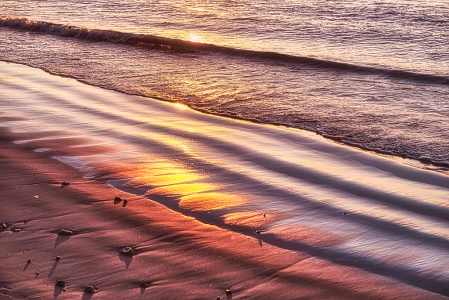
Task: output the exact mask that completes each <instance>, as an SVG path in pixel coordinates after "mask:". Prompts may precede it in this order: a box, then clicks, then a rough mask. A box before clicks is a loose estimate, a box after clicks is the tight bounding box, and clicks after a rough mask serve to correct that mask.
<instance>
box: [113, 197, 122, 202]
mask: <svg viewBox="0 0 449 300" xmlns="http://www.w3.org/2000/svg"><path fill="white" fill-rule="evenodd" d="M114 201H122V198H120V197H115V198H114Z"/></svg>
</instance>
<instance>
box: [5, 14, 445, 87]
mask: <svg viewBox="0 0 449 300" xmlns="http://www.w3.org/2000/svg"><path fill="white" fill-rule="evenodd" d="M0 26H2V27H8V28H14V29H21V30H27V31H32V32H41V33H46V34H52V35H57V36H62V37H71V38H78V39H84V40H89V41H95V42H110V43H116V44H125V45H132V46H137V47H144V48H151V49H161V50H165V51H174V52H217V53H222V54H226V55H232V56H240V57H249V58H257V59H263V60H271V61H279V62H283V63H292V64H300V65H308V66H313V67H315V68H320V69H327V70H334V71H342V72H351V73H360V74H366V75H379V76H384V77H387V78H392V79H399V80H411V81H419V82H423V83H430V84H442V85H449V77H447V76H438V75H432V74H423V73H415V72H410V71H403V70H391V69H384V68H376V67H369V66H359V65H354V64H348V63H341V62H335V61H329V60H322V59H316V58H311V57H302V56H294V55H288V54H282V53H276V52H263V51H254V50H247V49H236V48H231V47H224V46H218V45H213V44H206V43H196V42H192V41H185V40H179V39H170V38H165V37H160V36H154V35H148V34H135V33H126V32H119V31H112V30H99V29H89V28H82V27H76V26H71V25H63V24H55V23H50V22H43V21H34V20H29V19H26V18H9V17H2V18H0Z"/></svg>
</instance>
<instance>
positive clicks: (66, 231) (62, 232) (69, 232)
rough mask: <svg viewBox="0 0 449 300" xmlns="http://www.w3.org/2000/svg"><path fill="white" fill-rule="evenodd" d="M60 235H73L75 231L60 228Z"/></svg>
mask: <svg viewBox="0 0 449 300" xmlns="http://www.w3.org/2000/svg"><path fill="white" fill-rule="evenodd" d="M59 235H73V231H71V230H67V229H61V230H59Z"/></svg>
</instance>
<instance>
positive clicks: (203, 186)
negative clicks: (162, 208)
mask: <svg viewBox="0 0 449 300" xmlns="http://www.w3.org/2000/svg"><path fill="white" fill-rule="evenodd" d="M217 187H218V186H217V185H214V184H210V183H183V184H175V185H169V186H162V187H157V188H154V189H151V190H149V191H148V192H147V194H156V195H172V196H173V195H176V196H186V195H191V194H196V193H202V192H208V191H211V190H215V189H217Z"/></svg>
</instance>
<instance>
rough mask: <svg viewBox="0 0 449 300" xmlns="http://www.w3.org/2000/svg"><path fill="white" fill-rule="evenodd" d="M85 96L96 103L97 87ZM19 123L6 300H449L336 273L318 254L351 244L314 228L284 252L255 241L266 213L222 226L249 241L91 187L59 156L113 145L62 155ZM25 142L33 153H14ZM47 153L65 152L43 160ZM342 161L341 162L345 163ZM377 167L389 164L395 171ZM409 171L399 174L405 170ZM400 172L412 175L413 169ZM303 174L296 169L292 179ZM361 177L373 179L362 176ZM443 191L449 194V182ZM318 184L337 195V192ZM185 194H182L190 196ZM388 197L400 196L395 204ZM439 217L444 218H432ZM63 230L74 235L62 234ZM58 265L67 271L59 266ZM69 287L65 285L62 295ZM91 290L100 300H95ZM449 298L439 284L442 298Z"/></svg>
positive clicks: (3, 217)
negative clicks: (447, 189)
mask: <svg viewBox="0 0 449 300" xmlns="http://www.w3.org/2000/svg"><path fill="white" fill-rule="evenodd" d="M20 68H22V69H23V68H25V67H23V66H21V67H20ZM11 70H13V68H12V67H11ZM39 72H41V73H42V71H39V70H38V71H34V70H33V72H32V73H36V74H40V73H39ZM39 76H41V75H39ZM46 76H48V77H50V75H48V74H46V75H45V76H41V79H40V80H42V82H41V83H39V82H37V80H35V79H33V76H32V75H30V78H32V79H33V80H30V82H31V83H28V87H30V86H31V87H32V88H29V90H28V94H24V92H23V91H21V89H20V83H18V84H17V86H13V84H11V85H10V86H8V87H7V88H5V91H9V92H8V93H9V94H10V95H12V96H9V97H10V98H11V99H12V97H16V98H21V97H29V96H30V95H32V93H31V92H30V90H32V92H33V93H36V94H37V93H39V92H38V91H39V90H40V89H41V90H43V91H46V92H48V89H46V88H45V87H44V83H45V82H47V83H49V82H50V81H51V80H50V79H48V78H47V77H46ZM11 78H13V77H11ZM22 78H24V77H23V76H22ZM36 78H37V77H36ZM13 79H14V78H13ZM14 80H15V79H14ZM14 80H10V82H15V81H14ZM72 82H73V83H74V84H75V83H76V84H77V85H80V83H78V82H75V81H72ZM14 84H15V83H14ZM58 84H59V83H58ZM64 84H67V85H70V84H71V83H70V82H68V83H67V82H66V83H64ZM79 89H80V90H82V91H84V92H85V93H86V94H89V93H90V91H91V90H92V89H93V88H92V87H89V86H86V88H85V90H83V88H82V87H81V88H79ZM64 91H65V90H64V89H62V88H61V90H58V89H56V88H54V89H52V90H51V93H52V94H58V95H59V93H62V94H63V93H64ZM108 93H114V92H110V91H108ZM63 95H64V94H63ZM61 97H63V96H61ZM67 97H68V96H67ZM201 118H203V117H201ZM207 118H209V117H206V116H205V117H204V119H207ZM18 120H20V118H18V117H12V116H10V115H1V116H0V122H5V123H3V124H6V125H3V126H2V125H1V124H0V162H1V168H0V207H1V209H0V225H1V224H2V223H4V224H5V225H6V228H4V231H1V232H0V299H1V300H3V299H55V298H57V299H218V298H217V297H220V299H444V298H446V297H443V296H441V295H440V294H436V293H432V292H430V291H428V290H424V289H420V288H418V287H416V286H420V283H419V282H417V283H416V284H415V285H409V284H406V283H404V282H400V281H398V280H395V279H392V278H399V277H400V276H398V275H397V274H396V275H395V276H392V277H391V278H390V276H389V274H388V272H387V271H378V272H377V274H376V273H372V272H369V271H367V269H369V268H366V269H364V268H363V267H362V268H357V267H353V266H351V262H348V263H342V264H339V263H336V261H338V260H339V258H338V257H336V256H338V251H336V252H332V251H331V252H326V253H330V254H326V255H327V258H328V259H326V257H325V256H323V255H314V254H315V253H314V250H313V249H321V248H319V247H323V248H326V247H332V246H335V245H338V244H339V243H342V241H341V240H340V237H338V236H334V235H329V233H328V232H327V231H324V230H317V229H314V228H313V226H302V227H301V226H300V227H298V226H293V227H291V226H290V227H289V226H285V227H282V226H281V227H280V228H276V227H273V228H270V229H269V230H271V231H272V232H273V233H274V234H276V235H278V236H280V237H282V239H281V242H279V240H276V241H277V243H266V241H270V235H264V237H263V238H262V237H261V235H259V234H255V233H254V230H253V229H255V228H258V227H259V226H261V224H263V223H264V222H265V220H264V221H263V222H262V221H261V219H263V218H265V216H263V215H262V211H250V212H233V213H230V214H228V215H226V216H224V220H225V221H224V222H223V223H221V224H233V226H235V225H243V226H247V227H246V228H250V230H251V232H252V233H253V234H252V235H250V234H242V232H240V233H239V232H238V231H237V232H236V231H233V230H229V227H226V226H223V228H221V226H220V225H217V224H220V223H217V224H215V225H210V224H209V225H208V224H204V223H202V222H200V221H198V220H196V219H194V218H193V217H189V216H186V215H184V214H182V213H181V212H180V211H174V210H171V209H169V208H168V207H166V206H164V205H162V204H160V203H158V202H156V201H153V200H152V197H153V196H154V195H153V194H151V193H147V194H145V195H141V196H138V195H136V194H128V193H126V192H124V191H123V189H122V190H118V189H116V188H114V187H113V186H112V185H110V184H108V183H107V181H105V180H98V179H93V178H89V177H86V176H85V173H82V172H80V171H79V169H76V168H74V167H72V166H70V165H68V164H65V163H62V162H61V161H60V160H57V159H54V157H53V156H54V155H55V154H59V155H61V153H63V154H67V155H68V154H70V155H91V154H95V153H108V151H113V149H111V148H108V147H106V146H104V144H102V145H97V146H95V145H92V144H91V145H88V146H85V147H79V145H83V144H85V143H88V142H89V140H88V139H83V138H79V137H78V138H72V139H69V138H67V137H65V138H60V139H56V140H55V141H53V144H50V143H51V140H41V141H39V140H35V141H32V140H33V138H34V139H38V138H40V137H43V136H46V137H49V136H52V135H54V136H63V133H62V132H60V131H57V130H55V131H45V132H43V131H42V132H40V133H39V131H38V130H35V132H32V133H27V132H25V131H24V132H21V133H20V132H13V131H12V130H10V129H9V128H10V127H11V123H10V122H14V121H18ZM8 122H9V123H8ZM220 122H221V121H220ZM222 122H227V121H222ZM223 124H225V123H223ZM226 124H227V123H226ZM112 126H113V125H111V127H112ZM226 126H228V125H226ZM251 126H252V125H248V128H249V127H251ZM27 135H28V136H27ZM40 135H41V136H40ZM304 139H305V140H307V139H309V138H308V137H305V138H304ZM20 140H30V142H27V143H14V142H17V141H20ZM55 142H56V143H55ZM319 143H322V142H319ZM328 144H329V143H328V142H325V143H323V144H319V145H321V146H320V151H327V150H326V149H331V150H332V151H334V150H335V149H337V148H338V147H341V146H338V147H337V146H335V147H337V148H335V149H334V148H332V147H334V146H329V145H328ZM74 146H78V147H74ZM42 147H44V148H45V147H48V148H51V149H53V150H51V151H36V148H37V149H41V148H42ZM317 147H318V146H317ZM229 149H231V147H230V146H229ZM239 149H240V148H239ZM338 149H340V148H338ZM345 149H346V148H345ZM332 151H330V150H329V152H328V153H329V156H331V154H332ZM338 151H340V150H338ZM341 151H346V150H341ZM347 151H348V152H344V153H346V154H347V155H348V156H349V155H350V154H351V153H356V152H355V150H353V149H352V150H347ZM77 152H78V153H77ZM315 152H318V151H315ZM315 152H313V151H312V150H311V155H312V156H313V155H318V154H316V153H315ZM359 152H360V153H362V152H361V151H359ZM359 152H357V153H359ZM341 153H343V152H341ZM364 155H365V154H360V156H361V157H362V158H363V159H362V158H360V160H359V161H358V162H357V164H354V165H357V166H359V165H361V166H362V167H363V168H362V167H361V169H363V170H369V172H372V173H369V174H377V173H374V172H373V171H371V170H372V169H373V166H372V165H370V164H374V163H373V162H371V160H373V161H374V159H373V157H374V156H373V155H372V154H370V155H367V156H366V157H365V156H364ZM337 156H340V155H339V154H338V153H337ZM256 158H257V157H256ZM257 159H258V160H260V159H259V158H257ZM255 161H256V160H255ZM273 161H274V160H273ZM275 162H276V161H274V163H272V165H273V168H274V167H277V165H276V163H275ZM375 163H376V164H382V163H384V164H386V163H385V160H380V162H379V163H378V162H377V161H375ZM388 163H390V162H389V161H388ZM261 165H262V164H261ZM397 165H398V163H394V166H395V167H396V166H397ZM264 166H267V167H268V166H269V165H268V164H266V165H264ZM382 167H384V166H382ZM333 168H334V169H333V170H329V172H330V171H332V172H337V171H338V170H337V169H338V167H335V166H334V167H333ZM385 168H386V167H385ZM398 169H399V171H398V172H402V171H401V167H398ZM308 170H309V169H307V168H304V171H303V172H304V174H303V175H304V176H308V177H310V178H312V179H310V180H312V181H313V180H315V181H316V179H314V178H317V177H316V174H315V173H314V172H312V171H310V170H309V171H308ZM404 170H411V171H404V172H403V173H401V176H402V177H401V178H409V179H408V180H411V181H412V182H415V181H416V182H419V183H420V184H424V183H425V182H426V181H428V180H430V179H429V178H433V177H432V176H434V177H435V178H437V179H438V178H442V176H440V175H432V174H431V175H426V176H427V177H425V178H421V177H422V176H421V175H422V174H430V172H429V171H422V172H421V171H419V170H414V169H413V168H411V167H404ZM294 171H295V169H293V168H292V169H291V172H292V173H293V172H294ZM342 172H343V173H344V172H345V171H344V170H343V171H342ZM367 172H368V171H367ZM359 174H362V172H360V173H357V174H352V175H351V176H359ZM313 176H315V177H313ZM329 178H331V177H329ZM334 178H336V179H335V182H336V184H335V185H336V186H337V187H338V186H341V187H344V188H346V187H347V188H348V190H350V191H351V192H352V191H355V192H357V191H358V190H356V189H355V188H352V185H351V186H350V185H349V184H347V183H345V182H339V181H338V180H337V179H338V177H337V176H335V177H334ZM165 179H166V178H165ZM149 180H151V176H150V179H149ZM326 180H327V179H326ZM312 181H311V182H312ZM441 182H443V183H441V186H443V184H444V180H442V179H441ZM67 183H68V184H67ZM312 183H313V182H312ZM312 183H309V185H310V186H312ZM318 183H319V184H321V185H322V186H325V183H320V182H318ZM176 187H177V188H178V189H179V190H182V186H179V185H177V186H176ZM158 191H159V193H160V194H163V193H164V192H165V191H163V188H159V190H158ZM375 191H377V190H375ZM178 192H179V191H178ZM355 192H354V193H355ZM179 193H181V192H179ZM376 193H377V192H372V197H373V198H374V197H378V196H377V194H376ZM422 193H424V192H422ZM201 195H203V198H201V197H200V198H192V197H190V196H185V197H182V198H181V200H180V206H181V207H186V208H188V209H192V210H193V211H195V210H198V211H201V210H202V209H205V208H204V207H205V205H206V204H207V205H206V206H207V207H208V209H221V206H220V205H221V204H220V203H218V204H217V203H207V202H208V201H209V200H208V199H209V198H208V199H206V198H207V197H205V196H204V195H205V194H201ZM206 195H207V194H206ZM209 195H214V194H213V193H210V194H209ZM381 195H384V194H381ZM385 195H387V196H388V194H387V193H385ZM116 197H119V198H120V199H116ZM217 197H218V196H217ZM218 198H219V197H218ZM218 198H217V199H218ZM115 199H116V200H115ZM392 199H394V198H392ZM125 200H126V201H125ZM236 201H237V200H236ZM204 202H206V204H204ZM214 205H215V206H218V208H217V207H214ZM239 205H240V203H239ZM413 208H414V207H413V206H411V209H413ZM431 213H433V210H429V214H431ZM280 218H281V217H280V215H277V214H276V213H275V212H274V213H271V214H269V215H267V220H270V222H271V221H272V222H274V221H276V220H278V219H280ZM253 227H254V228H253ZM252 228H253V229H252ZM62 229H64V230H70V231H71V232H72V233H73V234H72V235H60V234H58V233H59V232H60V231H61V230H62ZM314 230H315V231H314ZM417 236H418V237H420V235H417ZM271 240H273V241H274V239H271ZM282 240H283V241H285V243H288V241H289V240H295V241H298V240H299V241H301V242H302V243H308V244H310V245H312V247H308V248H307V249H309V250H308V251H305V252H303V251H302V250H301V247H299V248H298V249H295V250H291V249H290V250H289V247H283V244H282ZM422 240H424V238H422ZM428 240H429V241H430V240H431V238H428ZM418 242H419V241H418ZM275 245H276V246H275ZM286 245H287V244H286ZM126 247H131V249H132V251H133V254H134V255H132V256H129V255H125V254H123V253H121V251H122V250H123V249H125V248H126ZM313 247H315V248H313ZM310 249H312V250H310ZM332 255H334V256H335V257H332ZM58 256H59V258H60V259H59V260H57V259H56V257H58ZM371 269H372V268H371ZM380 269H381V268H380ZM380 273H381V274H384V276H381V275H379V274H380ZM405 277H406V276H404V277H403V278H405ZM58 280H59V281H63V282H64V283H65V286H59V285H57V284H56V283H57V281H58ZM439 284H440V283H439ZM61 285H62V284H61ZM89 286H92V287H93V289H94V291H95V293H90V292H85V288H86V287H89ZM440 288H441V287H440V285H438V286H436V287H435V290H439V289H440ZM226 290H228V291H226Z"/></svg>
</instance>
